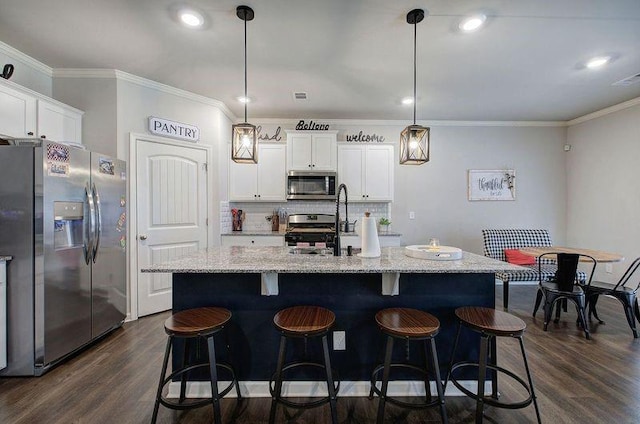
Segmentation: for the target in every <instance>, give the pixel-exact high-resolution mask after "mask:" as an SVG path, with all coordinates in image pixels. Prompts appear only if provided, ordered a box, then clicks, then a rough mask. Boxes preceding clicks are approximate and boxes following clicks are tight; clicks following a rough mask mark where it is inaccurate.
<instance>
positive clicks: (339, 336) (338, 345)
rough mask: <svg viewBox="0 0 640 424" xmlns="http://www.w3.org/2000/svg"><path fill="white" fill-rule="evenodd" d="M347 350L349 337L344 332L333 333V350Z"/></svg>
mask: <svg viewBox="0 0 640 424" xmlns="http://www.w3.org/2000/svg"><path fill="white" fill-rule="evenodd" d="M346 349H347V335H346V333H345V332H344V331H334V332H333V350H346Z"/></svg>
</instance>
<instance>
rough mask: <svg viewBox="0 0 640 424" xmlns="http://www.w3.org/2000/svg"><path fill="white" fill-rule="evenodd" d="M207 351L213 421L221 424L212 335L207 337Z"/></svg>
mask: <svg viewBox="0 0 640 424" xmlns="http://www.w3.org/2000/svg"><path fill="white" fill-rule="evenodd" d="M207 345H208V351H209V371H210V373H211V400H212V401H213V417H214V421H213V422H214V423H216V424H222V416H221V414H220V395H219V394H218V369H217V367H216V348H215V345H214V343H213V335H211V336H209V337H207Z"/></svg>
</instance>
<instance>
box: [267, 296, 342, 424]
mask: <svg viewBox="0 0 640 424" xmlns="http://www.w3.org/2000/svg"><path fill="white" fill-rule="evenodd" d="M335 320H336V316H335V314H334V313H333V312H331V311H330V310H328V309H325V308H322V307H318V306H293V307H291V308H287V309H283V310H281V311H279V312H278V313H277V314H276V315H275V316H274V318H273V323H274V324H275V326H276V328H277V329H278V331H280V334H281V336H280V351H279V353H278V365H277V368H276V372H275V374H273V376H272V377H271V380H270V381H269V390H270V392H271V396H272V401H271V413H270V417H269V423H271V424H273V423H274V422H275V418H276V409H277V407H278V403H281V404H283V405H286V406H288V407H291V408H314V407H317V406H320V405H323V404H325V403H329V404H330V407H331V421H332V423H333V424H337V423H338V413H337V411H336V394H337V393H338V390H339V389H340V382H337V384H336V383H335V382H334V379H333V373H334V372H333V371H332V370H331V360H330V358H329V345H328V342H327V333H328V332H329V329H330V328H331V327H332V326H333V323H334V322H335ZM310 337H313V338H317V337H321V338H322V351H323V362H322V363H319V362H308V361H294V362H290V363H287V364H285V363H284V361H285V357H286V348H287V339H288V338H303V339H304V343H305V353H306V346H307V340H308V339H309V338H310ZM297 367H315V368H321V369H324V370H325V373H326V380H327V391H328V393H329V396H327V397H323V398H321V399H318V400H315V401H310V402H293V401H290V400H287V399H285V398H283V397H282V380H283V373H285V372H286V371H289V370H291V369H293V368H297Z"/></svg>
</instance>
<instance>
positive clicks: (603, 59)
mask: <svg viewBox="0 0 640 424" xmlns="http://www.w3.org/2000/svg"><path fill="white" fill-rule="evenodd" d="M610 60H611V58H610V57H609V56H598V57H594V58H593V59H591V60H589V61H588V62H587V68H589V69H596V68H600V67H601V66H604V65H606V64H607V63H609V61H610Z"/></svg>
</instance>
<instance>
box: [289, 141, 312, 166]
mask: <svg viewBox="0 0 640 424" xmlns="http://www.w3.org/2000/svg"><path fill="white" fill-rule="evenodd" d="M311 154H312V149H311V134H288V135H287V155H288V158H287V160H288V163H289V169H290V170H295V171H311Z"/></svg>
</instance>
